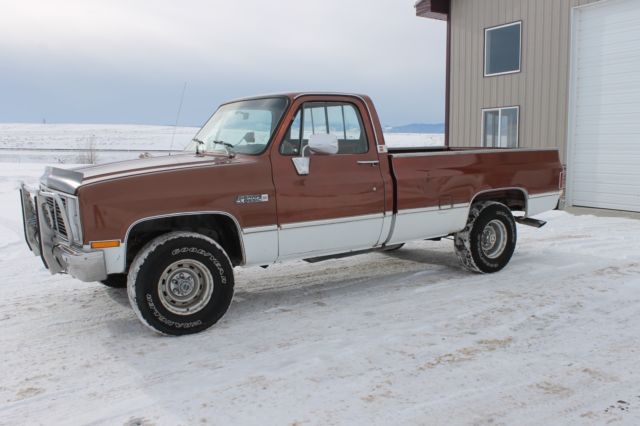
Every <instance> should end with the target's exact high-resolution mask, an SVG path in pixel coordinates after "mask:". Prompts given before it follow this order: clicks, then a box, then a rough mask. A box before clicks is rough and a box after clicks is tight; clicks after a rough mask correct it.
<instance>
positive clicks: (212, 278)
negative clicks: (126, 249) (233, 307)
mask: <svg viewBox="0 0 640 426" xmlns="http://www.w3.org/2000/svg"><path fill="white" fill-rule="evenodd" d="M174 265H176V266H174ZM194 265H195V266H194ZM172 268H173V269H172ZM189 268H191V269H189ZM178 270H180V271H185V274H184V275H187V276H188V277H187V278H189V279H191V281H190V282H191V283H192V284H193V283H195V284H194V285H192V286H191V287H188V284H187V288H191V289H198V288H201V289H203V288H208V289H209V290H208V291H206V292H204V291H202V292H201V291H197V292H196V293H192V292H189V291H187V290H184V289H183V291H185V292H186V293H188V294H187V295H186V297H187V298H188V297H191V295H194V296H193V300H195V301H196V302H197V303H199V304H200V305H197V304H196V306H194V307H193V311H192V312H190V311H189V309H191V307H190V306H187V307H186V308H185V307H184V305H179V303H182V302H181V301H180V300H178V301H176V300H177V299H176V294H177V293H172V292H173V291H174V290H176V289H175V288H174V289H172V288H171V287H170V285H171V283H174V279H173V278H172V277H176V275H167V274H168V273H173V274H177V272H176V271H178ZM167 271H169V272H167ZM172 271H173V272H172ZM185 282H186V281H185ZM206 282H208V283H212V286H207V285H205V284H203V283H206ZM233 286H234V278H233V266H232V264H231V261H230V260H229V257H228V256H227V254H226V253H225V251H224V249H223V248H222V247H221V246H220V245H219V244H218V243H216V242H215V241H214V240H213V239H211V238H209V237H206V236H204V235H201V234H197V233H192V232H171V233H168V234H165V235H161V236H159V237H157V238H156V239H154V240H152V241H151V242H149V243H148V244H147V245H145V246H144V247H143V248H142V250H140V252H139V253H138V255H137V256H136V257H135V259H134V261H133V263H132V264H131V268H130V269H129V276H128V284H127V293H128V295H129V302H130V303H131V306H132V307H133V310H134V311H135V313H136V315H137V316H138V318H139V319H140V321H142V323H143V324H145V325H146V326H147V327H149V328H150V329H152V330H153V331H155V332H157V333H160V334H165V335H174V336H179V335H184V334H192V333H198V332H200V331H203V330H206V329H207V328H209V327H211V326H212V325H213V324H215V323H216V322H218V320H219V319H220V318H221V317H222V316H223V315H224V314H225V312H226V311H227V309H228V308H229V305H230V304H231V300H232V299H233ZM176 291H177V290H176ZM191 291H193V290H191ZM203 295H204V296H203ZM207 295H209V297H207ZM181 296H184V295H181ZM196 302H194V303H196ZM189 303H190V302H189ZM176 310H179V311H180V312H179V313H176ZM185 310H186V312H185Z"/></svg>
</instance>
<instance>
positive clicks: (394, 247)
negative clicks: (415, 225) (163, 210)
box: [382, 243, 404, 251]
mask: <svg viewBox="0 0 640 426" xmlns="http://www.w3.org/2000/svg"><path fill="white" fill-rule="evenodd" d="M402 247H404V243H400V244H392V245H390V246H386V247H384V248H383V249H382V251H396V250H400V249H401V248H402Z"/></svg>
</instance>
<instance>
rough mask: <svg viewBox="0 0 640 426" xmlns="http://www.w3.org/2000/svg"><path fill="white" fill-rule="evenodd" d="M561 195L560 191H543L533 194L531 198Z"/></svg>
mask: <svg viewBox="0 0 640 426" xmlns="http://www.w3.org/2000/svg"><path fill="white" fill-rule="evenodd" d="M559 195H560V191H553V192H542V193H540V194H531V195H529V198H542V197H557V196H559Z"/></svg>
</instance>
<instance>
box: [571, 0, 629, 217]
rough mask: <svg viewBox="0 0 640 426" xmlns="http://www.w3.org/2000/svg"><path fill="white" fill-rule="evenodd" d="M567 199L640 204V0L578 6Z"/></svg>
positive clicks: (624, 206)
mask: <svg viewBox="0 0 640 426" xmlns="http://www.w3.org/2000/svg"><path fill="white" fill-rule="evenodd" d="M573 49H574V51H573V60H574V64H573V87H574V93H573V100H572V105H573V115H572V131H573V135H572V140H571V146H570V150H569V164H568V167H569V182H568V194H567V195H568V202H569V203H571V204H573V205H575V206H587V207H601V208H609V209H617V210H631V211H640V0H606V1H603V2H602V3H598V4H596V5H592V6H587V7H583V8H578V9H576V14H575V21H574V45H573Z"/></svg>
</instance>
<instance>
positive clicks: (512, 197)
mask: <svg viewBox="0 0 640 426" xmlns="http://www.w3.org/2000/svg"><path fill="white" fill-rule="evenodd" d="M478 201H496V202H498V203H502V204H504V205H505V206H507V207H508V208H509V209H510V210H511V211H522V212H526V211H527V197H526V195H525V193H524V191H522V190H519V189H501V190H496V191H490V192H484V193H482V194H479V195H478V196H477V197H475V198H474V199H473V203H477V202H478Z"/></svg>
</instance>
